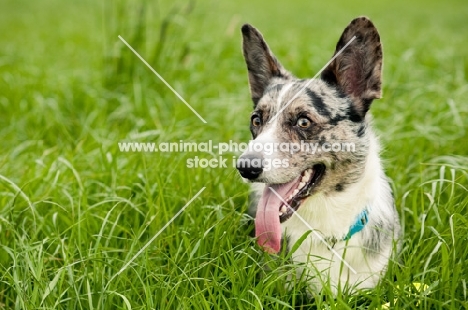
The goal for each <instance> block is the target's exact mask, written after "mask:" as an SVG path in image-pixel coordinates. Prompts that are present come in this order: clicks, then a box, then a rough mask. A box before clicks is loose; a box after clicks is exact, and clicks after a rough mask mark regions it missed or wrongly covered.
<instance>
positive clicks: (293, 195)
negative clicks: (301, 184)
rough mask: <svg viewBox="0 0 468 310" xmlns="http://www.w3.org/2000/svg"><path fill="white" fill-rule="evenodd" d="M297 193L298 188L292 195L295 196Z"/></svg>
mask: <svg viewBox="0 0 468 310" xmlns="http://www.w3.org/2000/svg"><path fill="white" fill-rule="evenodd" d="M297 193H299V190H298V189H297V188H296V189H295V190H294V192H293V193H292V195H293V196H295V195H296V194H297Z"/></svg>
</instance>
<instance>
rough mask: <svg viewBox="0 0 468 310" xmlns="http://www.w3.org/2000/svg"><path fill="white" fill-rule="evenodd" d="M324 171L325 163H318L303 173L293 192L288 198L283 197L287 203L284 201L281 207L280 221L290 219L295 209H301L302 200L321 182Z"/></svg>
mask: <svg viewBox="0 0 468 310" xmlns="http://www.w3.org/2000/svg"><path fill="white" fill-rule="evenodd" d="M324 172H325V166H324V165H323V164H317V165H315V166H313V167H312V168H309V169H307V170H305V171H303V172H302V173H301V179H300V180H299V184H298V185H297V187H296V188H295V189H293V191H292V193H291V194H290V195H289V196H288V197H287V198H283V199H284V200H285V201H286V203H287V205H285V204H284V203H283V204H282V205H281V207H280V208H279V213H278V215H279V218H280V223H283V222H284V221H286V220H287V219H289V218H290V217H291V215H292V214H293V213H294V211H297V209H299V206H300V205H301V202H302V201H303V200H304V199H305V198H307V197H308V196H310V194H311V193H312V191H313V189H314V187H315V186H316V185H317V184H318V183H319V182H320V180H321V179H322V176H323V174H324ZM288 205H289V207H288Z"/></svg>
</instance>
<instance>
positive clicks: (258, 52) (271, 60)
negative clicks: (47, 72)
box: [242, 24, 292, 106]
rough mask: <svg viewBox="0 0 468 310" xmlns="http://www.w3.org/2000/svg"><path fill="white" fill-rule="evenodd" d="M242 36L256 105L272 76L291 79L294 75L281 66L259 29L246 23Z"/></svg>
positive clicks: (251, 89) (251, 90)
mask: <svg viewBox="0 0 468 310" xmlns="http://www.w3.org/2000/svg"><path fill="white" fill-rule="evenodd" d="M242 37H243V44H242V49H243V52H244V58H245V62H246V63H247V70H248V71H249V84H250V92H251V95H252V100H253V102H254V106H255V105H257V102H258V100H260V98H261V97H262V96H263V92H264V91H265V88H266V87H267V86H268V84H269V83H270V81H271V79H272V78H274V77H279V78H285V79H289V78H291V77H292V75H291V74H290V73H289V72H288V71H286V70H285V69H284V68H283V66H281V64H280V63H279V62H278V60H277V59H276V58H275V56H274V55H273V53H272V52H271V51H270V48H269V47H268V45H267V44H266V42H265V40H263V36H262V34H261V33H260V32H259V31H258V30H257V29H255V28H254V27H252V26H251V25H249V24H245V25H244V26H242Z"/></svg>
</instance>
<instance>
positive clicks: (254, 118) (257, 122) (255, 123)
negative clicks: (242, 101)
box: [252, 115, 262, 127]
mask: <svg viewBox="0 0 468 310" xmlns="http://www.w3.org/2000/svg"><path fill="white" fill-rule="evenodd" d="M261 124H262V120H261V119H260V117H259V116H257V115H252V126H254V127H258V126H260V125H261Z"/></svg>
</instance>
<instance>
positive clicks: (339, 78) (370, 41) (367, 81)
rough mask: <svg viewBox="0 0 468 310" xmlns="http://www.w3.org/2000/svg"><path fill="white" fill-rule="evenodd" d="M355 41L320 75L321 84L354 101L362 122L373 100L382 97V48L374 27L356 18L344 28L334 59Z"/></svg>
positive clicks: (367, 20) (365, 20)
mask: <svg viewBox="0 0 468 310" xmlns="http://www.w3.org/2000/svg"><path fill="white" fill-rule="evenodd" d="M353 36H356V38H355V39H354V40H353V41H352V42H351V43H350V44H349V45H348V46H347V47H346V48H345V49H344V50H343V51H342V52H341V54H340V55H338V56H337V57H336V58H335V59H334V60H333V62H332V63H330V65H329V66H328V67H327V68H326V69H325V70H324V71H323V72H322V74H321V77H322V80H324V81H325V82H327V83H328V84H331V85H333V86H335V87H337V88H338V89H339V90H340V91H342V92H343V93H344V94H346V95H347V96H349V97H351V98H352V99H353V102H354V105H355V108H356V112H357V113H358V114H359V116H360V117H361V118H363V117H364V116H365V114H366V112H367V111H368V110H369V108H370V105H371V103H372V100H374V99H378V98H381V96H382V88H381V85H382V77H381V75H382V57H383V56H382V44H381V43H380V36H379V33H378V31H377V29H376V28H375V26H374V24H372V22H371V21H370V20H369V19H368V18H366V17H359V18H356V19H354V20H353V21H351V23H350V24H349V25H348V27H346V28H345V30H344V32H343V34H342V35H341V38H340V40H339V41H338V43H337V44H336V50H335V55H336V54H337V53H338V52H339V51H340V50H341V49H342V48H343V47H344V46H345V45H346V44H347V43H348V42H349V41H350V40H351V39H352V38H353Z"/></svg>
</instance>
